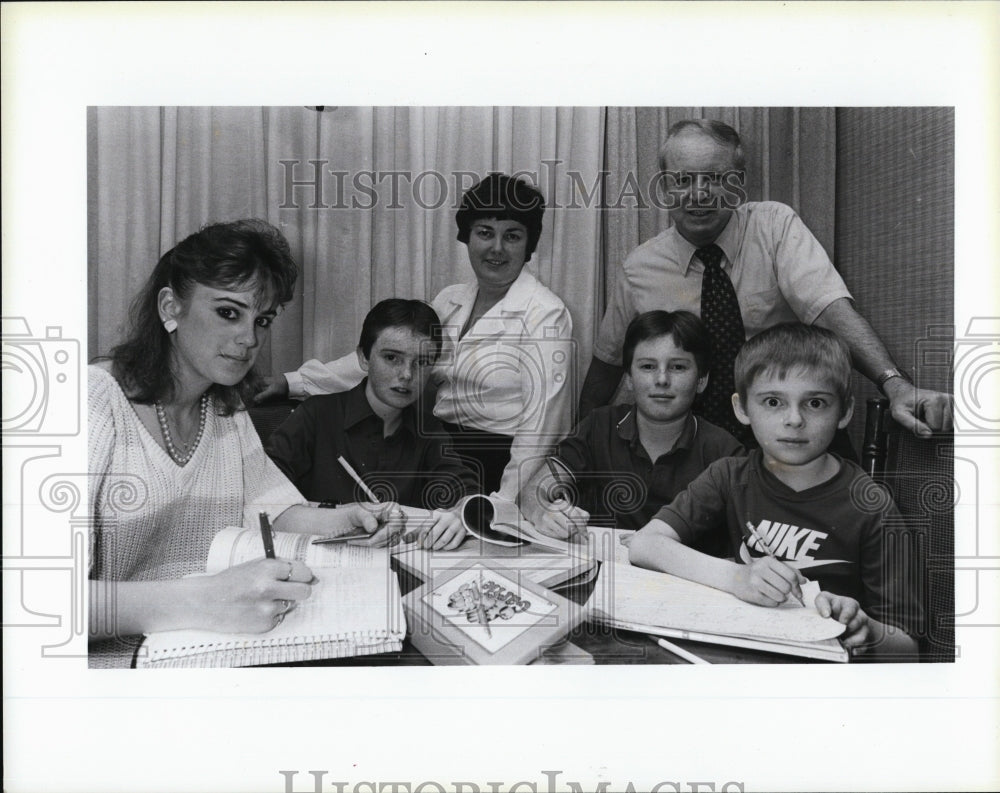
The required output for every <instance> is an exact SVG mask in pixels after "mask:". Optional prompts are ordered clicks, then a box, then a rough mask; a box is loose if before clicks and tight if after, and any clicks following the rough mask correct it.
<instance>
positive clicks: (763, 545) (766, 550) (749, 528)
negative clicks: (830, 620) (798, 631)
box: [747, 521, 806, 608]
mask: <svg viewBox="0 0 1000 793" xmlns="http://www.w3.org/2000/svg"><path fill="white" fill-rule="evenodd" d="M747 531H749V532H750V536H751V537H753V538H754V539H755V540H757V544H758V545H760V547H761V548H763V549H764V553H766V554H767V555H768V556H770V557H771V558H772V559H777V558H778V557H777V556H775V555H774V552H773V551H772V550H771V546H770V545H768V544H767V542H766V541H765V540H764V538H763V537H761V536H760V535H759V534H758V533H757V529H755V528H754V527H753V524H752V523H751V522H750V521H747ZM789 594H790V595H791V596H792V597H793V598H795V600H796V602H797V603H798V604H799V605H800V606H802V608H805V607H806V602H805V601H804V600H803V599H802V598H800V597H799V596H798V595H796V594H795V593H794V592H790V593H789Z"/></svg>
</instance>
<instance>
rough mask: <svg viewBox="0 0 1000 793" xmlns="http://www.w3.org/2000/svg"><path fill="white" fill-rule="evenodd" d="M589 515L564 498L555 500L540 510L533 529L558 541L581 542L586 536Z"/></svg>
mask: <svg viewBox="0 0 1000 793" xmlns="http://www.w3.org/2000/svg"><path fill="white" fill-rule="evenodd" d="M589 520H590V513H589V512H587V511H586V510H584V509H580V507H575V506H573V505H572V504H570V503H569V502H568V501H567V500H566V499H564V498H557V499H556V500H555V501H553V502H551V503H550V504H548V505H547V508H543V509H542V510H540V516H539V519H538V520H537V521H535V528H536V529H538V531H540V532H541V533H542V534H545V535H547V536H549V537H555V538H556V539H558V540H567V541H569V542H582V541H583V540H584V539H585V538H586V536H587V521H589Z"/></svg>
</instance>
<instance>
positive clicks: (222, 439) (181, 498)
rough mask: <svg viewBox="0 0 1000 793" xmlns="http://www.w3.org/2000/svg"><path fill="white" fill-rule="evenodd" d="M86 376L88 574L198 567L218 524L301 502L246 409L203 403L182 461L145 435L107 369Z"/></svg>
mask: <svg viewBox="0 0 1000 793" xmlns="http://www.w3.org/2000/svg"><path fill="white" fill-rule="evenodd" d="M88 377H89V397H88V404H89V415H90V418H89V421H90V438H89V440H90V444H89V470H90V475H91V488H90V515H91V516H92V524H91V532H90V577H91V578H92V579H100V580H115V581H155V580H163V579H171V578H180V577H181V576H184V575H188V574H189V573H199V572H204V570H205V559H206V558H207V556H208V547H209V545H210V544H211V542H212V538H213V537H214V536H215V534H216V532H218V531H219V530H220V529H223V528H225V527H226V526H246V527H247V528H254V527H256V526H257V525H258V513H259V512H262V511H266V512H268V513H269V515H270V517H271V519H272V520H273V519H274V518H276V517H277V516H278V515H279V514H280V513H281V512H283V511H284V510H285V509H287V508H288V507H289V506H291V505H293V504H304V503H306V502H305V501H304V500H303V498H302V496H301V495H300V494H299V492H298V490H296V489H295V487H294V486H293V485H292V483H291V482H289V481H288V479H286V478H285V476H284V474H282V473H281V472H280V471H279V470H278V469H277V467H275V465H274V463H272V462H271V460H270V458H268V456H267V455H266V454H265V453H264V449H263V448H262V447H261V443H260V439H259V437H258V436H257V433H256V432H255V431H254V428H253V425H252V424H251V423H250V418H249V416H248V415H247V413H246V412H245V411H237V412H236V413H235V414H233V415H232V416H228V417H222V416H219V415H217V414H216V413H215V411H214V410H213V409H212V406H209V410H208V416H207V419H206V422H205V432H204V434H203V435H202V438H201V442H200V443H199V444H198V448H197V449H196V450H195V453H194V456H193V457H192V458H191V459H190V461H188V463H187V465H185V466H183V467H181V466H179V465H177V464H176V463H175V462H174V461H173V460H172V459H171V458H170V456H169V455H168V454H167V453H166V452H165V451H164V450H163V449H162V448H161V447H160V446H159V445H158V444H157V442H156V441H155V440H154V439H153V438H152V437H151V436H150V434H149V432H148V430H147V429H146V427H145V426H144V425H143V424H142V422H141V421H140V420H139V417H138V416H137V415H136V413H135V411H134V410H133V408H132V405H131V404H130V403H129V401H128V399H126V397H125V394H124V393H123V392H122V390H121V388H120V387H119V385H118V382H117V381H116V380H115V379H114V378H113V377H112V376H111V374H110V373H109V372H107V371H106V370H104V369H102V368H100V367H97V366H91V367H89V368H88Z"/></svg>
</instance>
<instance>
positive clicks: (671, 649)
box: [649, 636, 709, 664]
mask: <svg viewBox="0 0 1000 793" xmlns="http://www.w3.org/2000/svg"><path fill="white" fill-rule="evenodd" d="M649 638H650V639H652V640H653V641H654V642H656V643H657V644H658V645H660V647H662V648H663V649H664V650H666V651H667V652H668V653H673V654H674V655H676V656H677V657H678V658H683V659H684V660H685V661H687V662H688V663H692V664H707V663H709V662H708V661H706V660H705V659H704V658H702V657H700V656H697V655H695V654H694V653H689V652H688V651H687V650H685V649H684V648H683V647H678V646H677V645H676V644H674V643H673V642H668V641H667V640H666V639H662V638H660V637H659V636H650V637H649Z"/></svg>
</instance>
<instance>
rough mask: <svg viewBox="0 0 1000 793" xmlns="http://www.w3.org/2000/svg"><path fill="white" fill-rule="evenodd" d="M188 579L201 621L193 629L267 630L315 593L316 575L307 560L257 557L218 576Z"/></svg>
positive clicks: (198, 617) (186, 581)
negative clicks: (305, 561) (313, 589)
mask: <svg viewBox="0 0 1000 793" xmlns="http://www.w3.org/2000/svg"><path fill="white" fill-rule="evenodd" d="M183 581H184V582H185V583H187V584H190V586H191V596H192V604H191V605H192V609H191V613H192V614H193V615H195V620H196V623H197V624H193V625H192V627H194V628H199V629H203V630H213V631H223V632H226V633H264V632H265V631H269V630H271V629H272V628H275V627H276V626H277V625H279V624H280V623H281V621H282V620H283V619H284V616H285V614H287V613H288V612H289V611H291V610H292V609H294V608H295V606H296V605H297V604H298V603H299V602H300V601H303V600H305V599H306V598H308V597H309V596H310V595H311V594H312V583H313V582H314V581H315V578H314V576H313V573H312V570H310V569H309V568H308V567H307V566H306V565H305V564H303V563H302V562H296V561H291V560H288V559H255V560H254V561H252V562H246V563H245V564H241V565H237V566H235V567H230V568H227V569H226V570H223V571H222V572H221V573H216V574H215V575H209V576H195V577H192V578H186V579H183ZM195 601H197V602H195Z"/></svg>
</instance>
